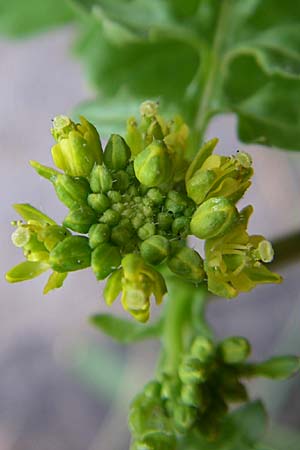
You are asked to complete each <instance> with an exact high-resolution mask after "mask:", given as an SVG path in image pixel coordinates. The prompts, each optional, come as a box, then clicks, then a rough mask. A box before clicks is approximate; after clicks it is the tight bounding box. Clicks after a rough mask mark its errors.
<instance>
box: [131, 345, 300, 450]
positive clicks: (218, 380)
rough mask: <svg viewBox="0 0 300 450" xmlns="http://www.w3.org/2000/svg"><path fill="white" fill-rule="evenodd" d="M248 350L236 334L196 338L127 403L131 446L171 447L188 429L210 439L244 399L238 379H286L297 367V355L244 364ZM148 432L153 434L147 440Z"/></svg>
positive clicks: (134, 447) (242, 388)
mask: <svg viewBox="0 0 300 450" xmlns="http://www.w3.org/2000/svg"><path fill="white" fill-rule="evenodd" d="M250 351H251V347H250V344H249V342H248V341H247V339H245V338H243V337H240V336H233V337H229V338H226V339H225V340H223V341H222V342H220V343H217V344H215V343H213V342H212V341H211V340H210V339H207V338H206V337H204V336H198V337H196V338H195V339H194V341H193V342H192V345H191V347H190V348H189V350H188V351H187V352H186V353H184V354H183V355H182V358H181V362H180V364H179V367H178V370H176V371H175V372H173V373H163V374H160V375H159V376H158V380H155V381H152V382H150V383H149V384H148V385H146V387H145V388H144V390H143V392H142V393H141V394H139V395H137V397H136V398H135V399H134V401H133V402H132V405H131V409H130V415H129V426H130V429H131V432H132V436H133V439H134V441H133V444H132V449H134V450H139V449H144V448H147V449H148V448H149V449H156V448H167V449H168V448H170V449H174V448H175V447H174V446H172V445H174V440H175V441H176V438H179V439H182V438H184V436H185V435H187V436H189V435H190V434H191V432H192V431H197V432H200V433H201V434H202V435H205V436H206V437H207V438H208V439H209V440H214V439H216V438H217V437H218V435H219V433H220V431H221V427H222V419H223V418H224V416H225V414H226V413H227V412H228V410H229V409H230V408H232V406H233V405H234V404H241V403H244V402H247V401H248V394H247V390H246V387H245V385H244V384H243V379H244V378H248V377H257V376H263V377H268V378H286V377H289V376H290V375H292V374H293V373H295V372H296V371H297V370H298V369H299V358H296V357H292V356H289V357H286V356H279V357H276V358H271V359H270V360H268V361H265V362H262V363H258V364H256V363H248V362H247V358H248V356H249V354H250ZM152 436H155V438H156V439H157V441H154V443H153V444H152ZM148 442H149V444H147V443H148ZM155 444H156V445H157V447H156V446H155ZM143 445H144V446H143ZM147 445H149V446H148V447H147ZM159 445H161V446H162V445H165V446H166V447H160V446H159Z"/></svg>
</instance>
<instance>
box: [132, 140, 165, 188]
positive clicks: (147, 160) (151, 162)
mask: <svg viewBox="0 0 300 450" xmlns="http://www.w3.org/2000/svg"><path fill="white" fill-rule="evenodd" d="M134 170H135V174H136V177H137V179H138V180H139V181H140V183H142V184H144V185H145V186H148V187H155V186H159V185H160V184H163V183H168V182H169V180H170V178H171V176H172V161H171V159H170V156H169V154H168V152H167V148H166V146H165V145H164V144H163V143H161V142H153V143H152V144H150V145H148V147H146V148H145V149H144V150H143V151H142V152H141V153H139V154H138V156H137V157H136V158H135V160H134Z"/></svg>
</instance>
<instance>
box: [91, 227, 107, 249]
mask: <svg viewBox="0 0 300 450" xmlns="http://www.w3.org/2000/svg"><path fill="white" fill-rule="evenodd" d="M109 238H110V228H109V226H108V225H106V224H105V223H97V224H96V223H95V224H94V225H92V226H91V227H90V229H89V243H90V247H91V248H92V249H94V248H96V247H97V246H98V245H99V244H103V242H107V241H108V240H109Z"/></svg>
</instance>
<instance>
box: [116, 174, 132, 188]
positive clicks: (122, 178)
mask: <svg viewBox="0 0 300 450" xmlns="http://www.w3.org/2000/svg"><path fill="white" fill-rule="evenodd" d="M129 184H130V179H129V175H128V173H127V172H125V170H119V171H118V172H116V173H115V174H114V189H116V190H118V191H120V192H125V191H126V190H127V188H128V186H129Z"/></svg>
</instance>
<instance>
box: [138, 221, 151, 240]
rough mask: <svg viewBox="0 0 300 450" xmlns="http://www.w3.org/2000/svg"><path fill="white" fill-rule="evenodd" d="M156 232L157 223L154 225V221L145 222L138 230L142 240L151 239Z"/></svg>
mask: <svg viewBox="0 0 300 450" xmlns="http://www.w3.org/2000/svg"><path fill="white" fill-rule="evenodd" d="M154 234H155V225H154V223H145V225H143V226H142V227H141V228H139V230H138V237H139V238H140V239H141V240H142V241H145V240H146V239H149V238H150V237H151V236H153V235H154Z"/></svg>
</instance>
